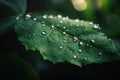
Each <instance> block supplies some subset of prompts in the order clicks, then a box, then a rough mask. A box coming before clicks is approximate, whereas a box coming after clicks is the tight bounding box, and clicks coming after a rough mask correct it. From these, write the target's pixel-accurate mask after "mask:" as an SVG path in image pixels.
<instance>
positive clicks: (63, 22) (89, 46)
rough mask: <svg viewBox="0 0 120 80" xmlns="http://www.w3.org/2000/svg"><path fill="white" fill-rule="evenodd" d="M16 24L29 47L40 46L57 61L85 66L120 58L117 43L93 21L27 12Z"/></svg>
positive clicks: (27, 47)
mask: <svg viewBox="0 0 120 80" xmlns="http://www.w3.org/2000/svg"><path fill="white" fill-rule="evenodd" d="M14 28H15V31H16V32H17V35H18V38H19V40H20V41H21V42H22V44H23V45H25V47H26V49H27V50H38V51H39V52H40V54H41V55H42V56H43V58H44V59H46V60H50V61H52V62H53V63H57V62H64V61H66V62H69V63H72V64H75V65H78V66H82V65H86V64H91V63H102V62H108V61H112V60H118V59H119V51H118V49H117V48H116V46H115V44H114V43H113V42H112V41H111V40H110V39H108V38H107V37H106V36H105V35H104V33H102V32H101V29H100V27H99V25H98V24H94V23H92V22H88V21H83V20H78V19H76V20H72V19H69V18H68V17H62V16H61V15H58V16H52V15H49V16H48V15H44V16H36V15H31V14H26V16H24V17H21V18H20V19H19V20H18V24H17V25H16V26H15V27H14Z"/></svg>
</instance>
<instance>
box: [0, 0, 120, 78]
mask: <svg viewBox="0 0 120 80" xmlns="http://www.w3.org/2000/svg"><path fill="white" fill-rule="evenodd" d="M27 2H28V4H27V6H28V7H27V12H33V11H34V13H36V14H41V15H43V14H52V15H58V14H61V15H62V16H68V17H69V18H71V19H80V20H86V21H92V22H94V23H97V24H99V25H100V27H101V28H102V31H103V32H104V33H105V34H106V35H107V36H108V37H109V38H111V39H112V40H114V42H115V43H116V45H117V46H118V47H119V48H120V38H119V37H120V6H119V3H120V1H119V0H27ZM0 47H1V48H0V78H1V77H2V78H1V79H0V80H5V79H7V78H9V79H11V78H12V79H16V80H18V79H19V80H40V78H41V80H69V79H70V80H104V79H106V80H120V65H119V64H120V61H114V62H110V63H102V64H91V65H88V66H84V67H83V68H80V67H77V66H75V65H72V64H69V63H66V62H64V63H57V64H52V63H51V62H49V61H43V59H42V57H41V55H40V54H39V53H38V52H37V51H36V52H32V51H26V50H25V48H24V46H23V45H21V43H20V42H19V41H18V39H17V36H16V34H15V32H14V31H13V30H12V29H10V30H8V31H7V32H6V33H4V34H3V35H2V36H0ZM3 78H4V79H3Z"/></svg>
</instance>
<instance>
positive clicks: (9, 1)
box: [0, 0, 26, 34]
mask: <svg viewBox="0 0 120 80" xmlns="http://www.w3.org/2000/svg"><path fill="white" fill-rule="evenodd" d="M25 11H26V0H0V34H1V33H3V32H4V31H5V30H7V29H8V28H10V27H11V26H12V25H13V24H14V23H15V21H16V16H18V15H22V14H24V13H25Z"/></svg>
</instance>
